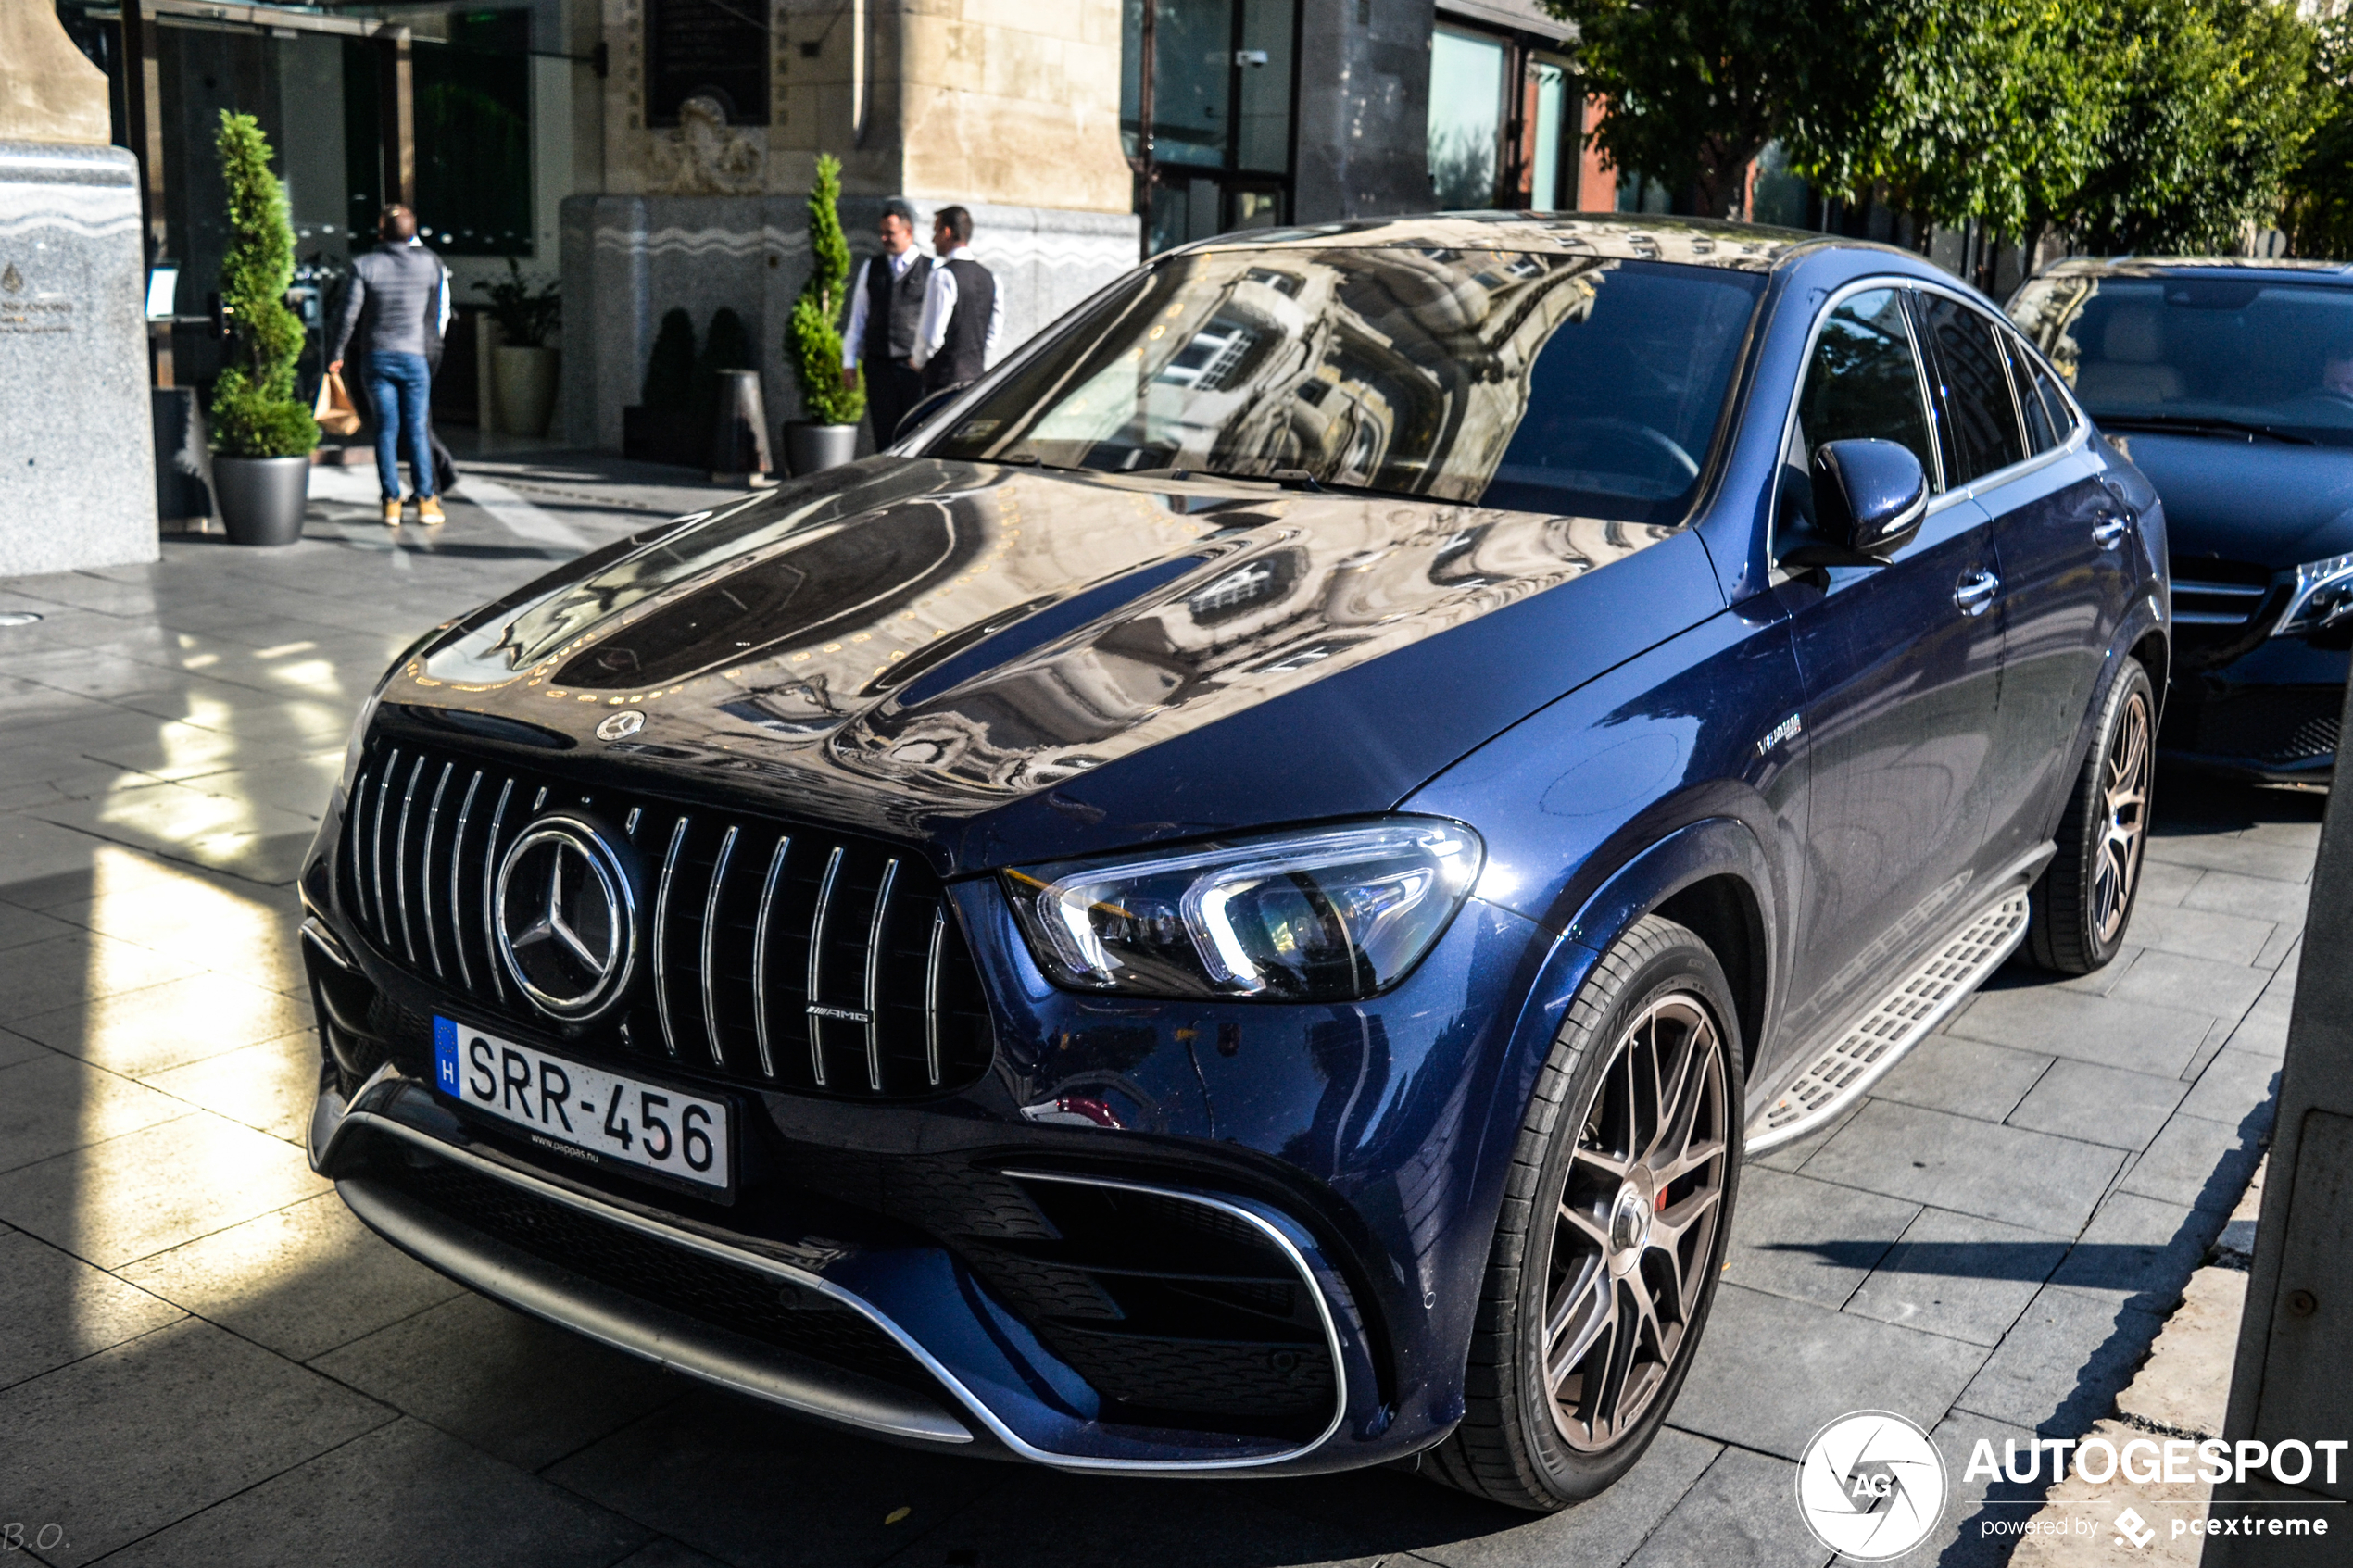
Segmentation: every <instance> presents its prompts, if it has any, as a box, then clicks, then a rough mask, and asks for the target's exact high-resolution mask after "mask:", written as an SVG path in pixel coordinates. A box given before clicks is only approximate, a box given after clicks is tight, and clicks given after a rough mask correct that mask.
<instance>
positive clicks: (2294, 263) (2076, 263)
mask: <svg viewBox="0 0 2353 1568" xmlns="http://www.w3.org/2000/svg"><path fill="white" fill-rule="evenodd" d="M2202 272H2204V273H2212V272H2225V273H2230V274H2233V275H2234V276H2238V277H2245V276H2246V275H2247V274H2249V273H2254V274H2257V275H2263V274H2269V275H2271V276H2273V277H2277V278H2280V279H2283V280H2286V281H2293V282H2299V283H2328V282H2347V283H2353V262H2346V261H2304V260H2296V259H2292V258H2289V257H2248V256H2112V257H2093V256H2071V257H2068V258H2067V259H2066V260H2064V261H2055V262H2053V263H2051V265H2049V266H2048V267H2045V268H2044V269H2043V270H2041V271H2039V272H2037V273H2035V274H2034V275H2035V277H2037V278H2175V277H2192V276H2196V274H2199V273H2202Z"/></svg>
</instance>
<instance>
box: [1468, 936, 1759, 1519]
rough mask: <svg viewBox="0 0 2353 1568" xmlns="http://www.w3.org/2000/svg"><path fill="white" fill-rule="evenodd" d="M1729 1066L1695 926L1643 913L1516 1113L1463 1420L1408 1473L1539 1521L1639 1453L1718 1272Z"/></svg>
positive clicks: (1733, 1110) (1735, 1128)
mask: <svg viewBox="0 0 2353 1568" xmlns="http://www.w3.org/2000/svg"><path fill="white" fill-rule="evenodd" d="M1740 1062H1741V1054H1740V1040H1739V1035H1738V1025H1737V1024H1736V1023H1735V1022H1734V1014H1733V1011H1732V1008H1731V1001H1730V987H1729V986H1728V985H1726V984H1725V980H1724V972H1723V970H1722V968H1721V967H1720V966H1719V965H1718V963H1717V961H1716V958H1715V955H1714V954H1712V953H1710V952H1709V951H1708V949H1707V947H1706V945H1705V943H1703V942H1702V941H1701V940H1700V939H1699V937H1698V936H1697V935H1694V934H1693V933H1692V932H1691V931H1689V930H1687V929H1686V928H1684V927H1683V926H1680V925H1678V924H1676V923H1675V922H1672V921H1667V920H1661V919H1658V918H1656V917H1651V918H1647V919H1644V920H1642V921H1641V922H1638V923H1637V924H1636V925H1635V926H1634V927H1633V928H1632V929H1631V930H1629V932H1628V933H1627V934H1626V935H1624V936H1623V937H1621V938H1620V939H1619V940H1618V941H1617V943H1615V944H1613V945H1612V947H1610V950H1609V951H1608V952H1607V953H1605V954H1604V955H1603V957H1602V959H1601V960H1600V962H1599V963H1597V964H1596V965H1595V966H1594V970H1593V973H1592V977H1591V978H1590V979H1588V980H1587V981H1586V983H1585V985H1584V988H1583V989H1582V990H1580V991H1579V993H1578V996H1577V999H1576V1000H1575V1001H1574V1002H1573V1003H1572V1004H1571V1005H1570V1008H1569V1013H1568V1019H1567V1022H1566V1023H1565V1024H1564V1025H1563V1027H1562V1029H1561V1033H1560V1035H1559V1037H1558V1038H1557V1039H1556V1040H1555V1041H1554V1044H1553V1049H1552V1054H1551V1056H1550V1057H1549V1058H1548V1059H1547V1060H1546V1061H1545V1064H1544V1069H1543V1072H1542V1073H1541V1075H1540V1076H1539V1079H1538V1083H1537V1088H1536V1093H1535V1096H1534V1098H1532V1100H1531V1101H1530V1102H1529V1110H1528V1114H1527V1116H1526V1118H1525V1119H1524V1120H1523V1122H1522V1123H1521V1127H1520V1134H1519V1141H1518V1145H1517V1147H1516V1149H1515V1151H1514V1154H1513V1163H1512V1169H1511V1173H1510V1174H1509V1176H1508V1178H1507V1182H1508V1185H1507V1188H1506V1191H1505V1194H1504V1210H1503V1213H1502V1216H1501V1217H1500V1219H1499V1220H1498V1222H1497V1225H1496V1233H1495V1243H1494V1248H1493V1250H1492V1252H1491V1255H1490V1259H1489V1262H1488V1270H1487V1277H1486V1281H1485V1285H1484V1291H1483V1294H1482V1297H1481V1299H1480V1303H1479V1316H1478V1328H1477V1330H1476V1331H1475V1333H1474V1336H1473V1341H1472V1346H1471V1355H1470V1365H1469V1369H1468V1376H1467V1379H1466V1389H1465V1392H1466V1412H1465V1415H1464V1419H1463V1422H1462V1424H1461V1425H1460V1426H1458V1427H1456V1428H1455V1430H1454V1433H1453V1436H1450V1437H1448V1438H1447V1440H1446V1441H1445V1442H1444V1443H1442V1444H1441V1445H1440V1446H1439V1447H1438V1448H1436V1449H1432V1450H1431V1451H1430V1452H1429V1453H1428V1455H1426V1456H1425V1459H1424V1463H1423V1467H1422V1468H1423V1473H1424V1474H1428V1475H1431V1476H1433V1477H1435V1478H1436V1479H1438V1480H1441V1481H1443V1482H1445V1483H1446V1484H1447V1485H1449V1486H1456V1487H1459V1488H1460V1489H1462V1490H1464V1491H1466V1492H1471V1493H1475V1494H1477V1495H1478V1496H1480V1497H1484V1498H1489V1499H1493V1500H1494V1501H1496V1502H1500V1503H1506V1504H1509V1505H1511V1506H1513V1507H1516V1508H1526V1509H1533V1510H1540V1511H1544V1512H1550V1511H1552V1510H1554V1509H1559V1508H1564V1507H1567V1505H1568V1504H1570V1503H1572V1502H1576V1501H1578V1500H1579V1499H1582V1498H1588V1497H1592V1495H1593V1494H1594V1493H1596V1492H1599V1491H1601V1490H1602V1489H1603V1488H1604V1487H1605V1486H1609V1485H1610V1483H1612V1482H1613V1481H1616V1480H1617V1478H1618V1477H1619V1476H1620V1475H1622V1474H1625V1473H1626V1472H1627V1471H1628V1470H1629V1469H1630V1468H1632V1466H1633V1463H1634V1461H1636V1460H1638V1459H1640V1458H1641V1457H1642V1450H1643V1449H1646V1448H1648V1447H1649V1446H1650V1441H1651V1439H1652V1437H1654V1436H1656V1434H1657V1432H1658V1428H1659V1426H1660V1425H1661V1424H1663V1423H1664V1422H1665V1421H1666V1419H1667V1408H1668V1407H1669V1406H1670V1405H1672V1404H1673V1403H1674V1399H1675V1395H1676V1392H1677V1391H1678V1390H1679V1389H1680V1387H1681V1386H1682V1383H1683V1377H1684V1375H1685V1374H1686V1373H1688V1372H1689V1371H1690V1368H1691V1361H1692V1354H1693V1352H1694V1351H1695V1350H1696V1349H1697V1348H1698V1346H1699V1338H1700V1334H1701V1331H1702V1329H1703V1328H1704V1327H1705V1323H1706V1321H1707V1310H1708V1306H1709V1304H1710V1302H1711V1301H1713V1300H1714V1298H1715V1292H1716V1277H1717V1275H1718V1273H1719V1272H1720V1271H1721V1269H1722V1267H1723V1258H1724V1246H1725V1240H1726V1236H1727V1235H1728V1233H1729V1228H1730V1222H1731V1208H1732V1198H1733V1194H1734V1189H1735V1186H1736V1185H1737V1182H1738V1177H1739V1171H1740V1147H1741V1128H1740V1123H1739V1116H1740V1086H1741V1079H1742V1074H1741V1071H1740Z"/></svg>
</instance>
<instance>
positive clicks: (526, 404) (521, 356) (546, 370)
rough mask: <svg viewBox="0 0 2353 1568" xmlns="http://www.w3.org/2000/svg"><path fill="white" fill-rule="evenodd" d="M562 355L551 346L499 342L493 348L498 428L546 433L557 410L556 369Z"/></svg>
mask: <svg viewBox="0 0 2353 1568" xmlns="http://www.w3.org/2000/svg"><path fill="white" fill-rule="evenodd" d="M562 362H563V359H562V356H561V355H560V354H559V353H558V352H557V351H556V350H555V349H552V348H516V347H512V346H510V345H507V344H503V343H502V344H500V345H498V346H497V347H496V348H494V349H492V350H491V351H490V364H491V376H492V378H493V379H494V380H495V381H496V383H497V389H496V390H497V398H498V424H499V428H500V429H502V430H504V431H506V432H507V433H509V434H510V435H545V434H547V421H548V420H549V418H550V417H552V416H553V415H554V413H555V411H556V381H557V372H558V370H560V368H561V365H562Z"/></svg>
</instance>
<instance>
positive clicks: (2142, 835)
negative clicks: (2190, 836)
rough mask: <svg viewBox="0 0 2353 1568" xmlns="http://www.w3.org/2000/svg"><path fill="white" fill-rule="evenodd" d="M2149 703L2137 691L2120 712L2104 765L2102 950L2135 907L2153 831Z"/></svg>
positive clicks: (2095, 912)
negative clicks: (2136, 887) (2150, 821)
mask: <svg viewBox="0 0 2353 1568" xmlns="http://www.w3.org/2000/svg"><path fill="white" fill-rule="evenodd" d="M2153 761H2154V759H2153V757H2152V754H2151V750H2150V746H2149V705H2148V698H2147V696H2145V694H2144V693H2141V692H2137V691H2135V692H2133V693H2132V694H2131V695H2130V696H2127V697H2126V698H2125V700H2124V711H2123V712H2122V713H2120V714H2119V715H2118V716H2117V724H2116V733H2115V734H2113V735H2111V736H2110V737H2109V738H2108V757H2107V759H2106V760H2105V761H2104V763H2103V764H2102V767H2101V770H2100V774H2101V777H2100V811H2101V816H2102V818H2103V821H2102V823H2101V826H2100V844H2099V863H2098V865H2097V866H2095V868H2094V870H2093V872H2092V929H2093V930H2094V931H2095V932H2097V933H2098V934H2099V940H2100V946H2101V947H2102V948H2103V949H2105V948H2106V947H2107V946H2108V944H2109V943H2111V942H2113V941H2115V940H2116V938H2117V936H2118V935H2119V934H2120V933H2121V932H2122V931H2123V929H2124V918H2125V915H2126V914H2127V913H2128V912H2129V911H2130V910H2131V909H2132V907H2133V878H2135V877H2137V876H2139V875H2140V872H2141V847H2142V845H2143V844H2144V843H2145V841H2146V839H2147V836H2148V800H2149V771H2150V768H2151V767H2152V765H2153Z"/></svg>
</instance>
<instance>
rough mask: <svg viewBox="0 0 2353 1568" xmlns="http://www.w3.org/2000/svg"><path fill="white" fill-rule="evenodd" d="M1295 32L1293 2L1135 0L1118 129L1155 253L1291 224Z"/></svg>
mask: <svg viewBox="0 0 2353 1568" xmlns="http://www.w3.org/2000/svg"><path fill="white" fill-rule="evenodd" d="M1147 5H1150V6H1152V11H1151V17H1150V22H1151V25H1150V27H1147V26H1146V25H1145V24H1146V21H1147V17H1146V13H1145V6H1147ZM1298 27H1299V17H1298V6H1297V0H1209V3H1206V4H1203V3H1201V0H1189V3H1186V4H1178V3H1176V0H1127V3H1126V21H1125V28H1126V36H1125V46H1124V48H1123V50H1122V66H1123V69H1122V80H1121V83H1120V132H1121V136H1122V138H1123V140H1124V141H1125V143H1126V150H1127V156H1128V159H1129V162H1130V163H1131V164H1133V165H1134V167H1135V169H1136V172H1137V204H1136V210H1137V211H1138V213H1139V215H1141V216H1142V217H1143V219H1144V245H1145V250H1146V253H1147V254H1153V253H1157V252H1159V251H1163V250H1165V249H1167V248H1168V247H1169V246H1171V245H1183V244H1186V243H1187V242H1189V241H1191V240H1199V239H1206V238H1208V237H1209V236H1210V235H1212V234H1221V233H1225V232H1227V231H1229V230H1234V229H1265V228H1273V227H1275V226H1277V225H1278V224H1281V223H1284V222H1287V221H1289V220H1290V181H1291V97H1292V83H1293V79H1294V74H1295V56H1296V54H1297V42H1298ZM1148 61H1149V69H1150V71H1151V135H1150V136H1149V137H1147V136H1146V135H1145V134H1144V133H1143V129H1144V128H1143V115H1144V109H1143V101H1144V92H1143V85H1144V81H1145V72H1146V69H1147V62H1148Z"/></svg>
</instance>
